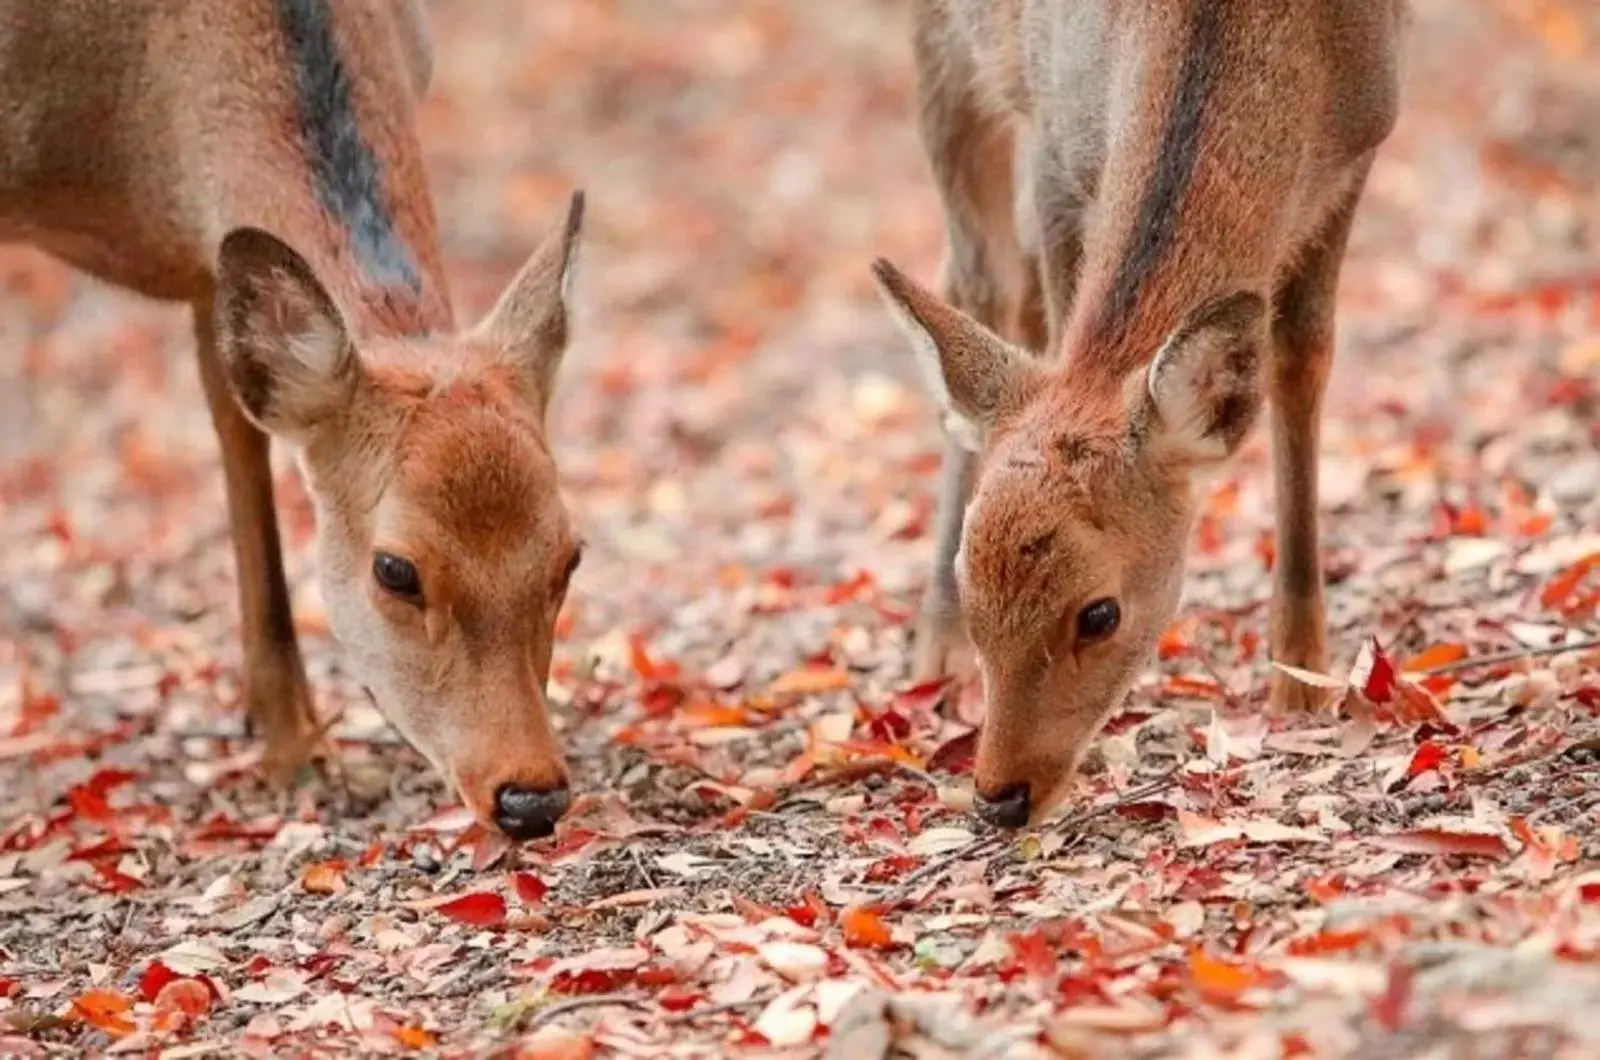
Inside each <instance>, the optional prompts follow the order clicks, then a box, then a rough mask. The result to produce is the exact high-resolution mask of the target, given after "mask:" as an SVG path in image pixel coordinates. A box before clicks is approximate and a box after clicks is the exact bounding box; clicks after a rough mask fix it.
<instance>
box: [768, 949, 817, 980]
mask: <svg viewBox="0 0 1600 1060" xmlns="http://www.w3.org/2000/svg"><path fill="white" fill-rule="evenodd" d="M756 955H757V956H759V957H760V958H761V960H762V961H763V962H765V963H766V965H767V967H769V968H771V969H772V970H773V971H775V972H777V973H778V974H779V975H781V976H783V977H784V978H785V979H788V980H789V981H790V982H794V983H804V982H810V981H811V980H813V979H820V978H822V976H823V974H824V973H826V972H827V970H828V951H827V950H825V949H823V948H822V947H821V946H812V945H810V944H809V943H805V942H786V941H778V942H767V943H763V944H762V945H760V946H757V947H756Z"/></svg>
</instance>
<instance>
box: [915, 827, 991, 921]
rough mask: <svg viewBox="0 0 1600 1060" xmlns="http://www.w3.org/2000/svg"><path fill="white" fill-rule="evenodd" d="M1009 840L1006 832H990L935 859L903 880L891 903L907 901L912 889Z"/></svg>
mask: <svg viewBox="0 0 1600 1060" xmlns="http://www.w3.org/2000/svg"><path fill="white" fill-rule="evenodd" d="M1009 838H1010V836H1009V835H1008V834H1007V833H1005V832H998V831H997V832H990V833H989V834H988V835H986V836H979V837H977V838H976V839H974V840H972V841H971V842H969V843H967V844H966V845H965V846H960V847H957V848H956V849H954V850H952V851H950V852H949V853H948V854H945V855H944V856H943V857H938V858H935V859H934V860H932V861H930V862H928V863H927V864H926V865H924V866H922V868H920V869H918V870H917V871H915V872H913V873H911V874H910V875H908V876H906V877H905V878H904V879H902V880H901V881H900V884H899V886H897V887H896V888H895V890H894V893H893V894H891V895H890V896H889V897H890V901H892V902H894V903H896V904H899V903H900V902H903V901H905V900H906V898H908V897H909V896H910V893H911V889H912V888H913V887H915V886H916V885H917V884H919V883H921V882H923V881H924V880H927V879H930V878H933V877H937V876H943V875H944V872H945V870H946V869H948V868H949V867H950V866H951V865H953V864H955V863H956V862H958V861H965V860H967V859H968V858H975V857H978V856H979V855H986V854H989V853H990V852H991V848H993V849H998V848H999V847H1001V846H1003V845H1004V844H1005V841H1006V840H1007V839H1009Z"/></svg>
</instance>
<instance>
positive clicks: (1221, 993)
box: [1189, 946, 1272, 1000]
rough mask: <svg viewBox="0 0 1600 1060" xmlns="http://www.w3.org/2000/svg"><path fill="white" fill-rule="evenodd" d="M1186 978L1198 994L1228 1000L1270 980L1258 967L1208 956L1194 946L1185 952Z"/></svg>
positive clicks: (1269, 974)
mask: <svg viewBox="0 0 1600 1060" xmlns="http://www.w3.org/2000/svg"><path fill="white" fill-rule="evenodd" d="M1189 977H1190V979H1191V980H1193V982H1194V985H1195V986H1196V987H1198V988H1199V990H1200V992H1201V993H1203V994H1208V995H1210V996H1211V997H1215V998H1224V999H1228V1000H1232V999H1234V998H1237V997H1238V996H1239V995H1240V994H1242V993H1244V992H1245V991H1246V990H1252V989H1254V988H1256V987H1258V986H1265V985H1266V984H1267V983H1270V982H1271V981H1272V974H1271V973H1270V972H1267V971H1266V970H1264V969H1262V968H1261V967H1260V966H1259V965H1256V964H1251V963H1247V962H1243V961H1232V960H1227V959H1225V958H1218V957H1212V956H1210V955H1209V954H1207V953H1206V951H1205V950H1203V949H1201V948H1200V947H1198V946H1196V947H1194V948H1193V949H1191V950H1190V951H1189Z"/></svg>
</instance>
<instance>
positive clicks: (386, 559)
mask: <svg viewBox="0 0 1600 1060" xmlns="http://www.w3.org/2000/svg"><path fill="white" fill-rule="evenodd" d="M372 576H373V578H375V579H376V580H377V582H378V584H379V585H381V586H383V588H384V589H385V590H387V591H388V592H391V593H393V594H394V595H396V596H398V597H400V598H401V599H403V600H409V601H412V602H416V601H418V600H420V599H422V579H421V578H419V577H418V576H417V566H416V564H415V563H412V562H411V561H410V560H408V559H405V558H403V557H400V556H396V555H395V554H394V553H392V552H376V553H373V556H372Z"/></svg>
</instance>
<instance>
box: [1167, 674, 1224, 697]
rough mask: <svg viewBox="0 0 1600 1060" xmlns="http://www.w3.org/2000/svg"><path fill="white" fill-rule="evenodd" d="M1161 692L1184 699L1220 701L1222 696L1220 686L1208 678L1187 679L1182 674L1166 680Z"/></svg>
mask: <svg viewBox="0 0 1600 1060" xmlns="http://www.w3.org/2000/svg"><path fill="white" fill-rule="evenodd" d="M1161 690H1162V692H1163V693H1164V694H1166V695H1169V696H1182V697H1184V698H1186V699H1221V698H1222V696H1223V693H1222V686H1221V685H1219V684H1217V683H1216V682H1215V681H1213V680H1211V679H1210V678H1208V677H1188V676H1186V675H1184V674H1177V675H1175V676H1172V677H1169V678H1167V681H1166V684H1165V685H1163V686H1162V689H1161Z"/></svg>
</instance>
